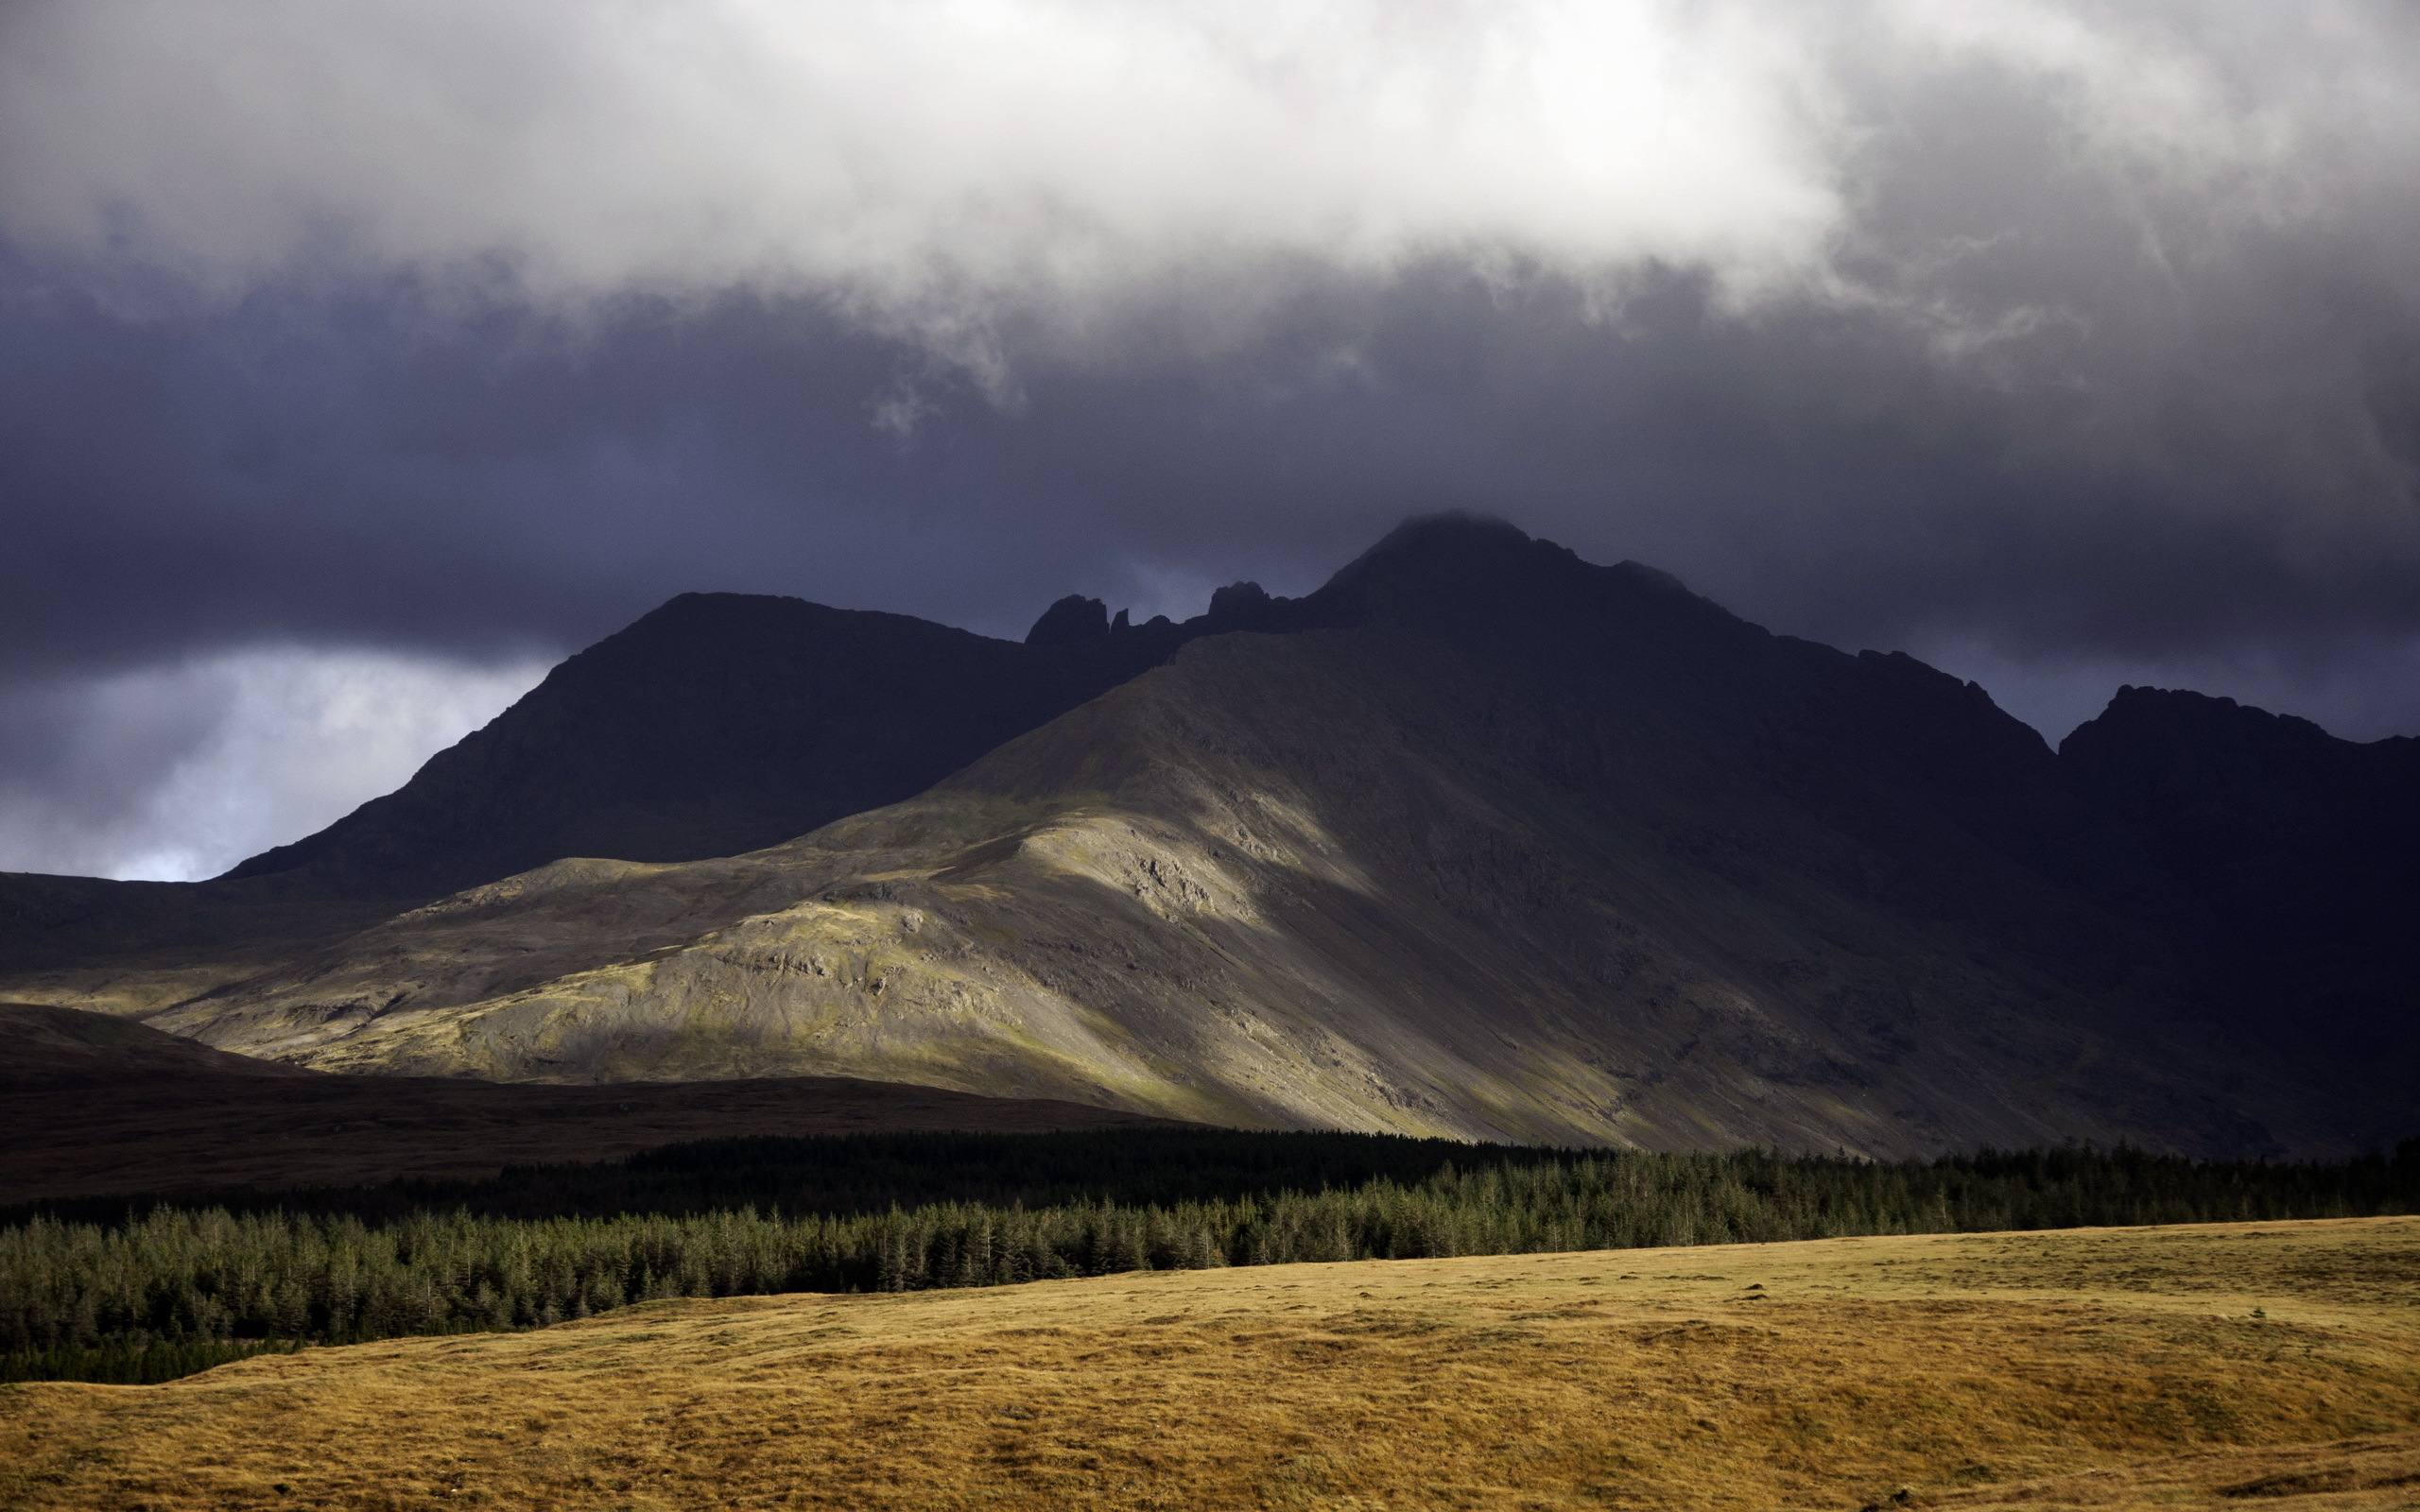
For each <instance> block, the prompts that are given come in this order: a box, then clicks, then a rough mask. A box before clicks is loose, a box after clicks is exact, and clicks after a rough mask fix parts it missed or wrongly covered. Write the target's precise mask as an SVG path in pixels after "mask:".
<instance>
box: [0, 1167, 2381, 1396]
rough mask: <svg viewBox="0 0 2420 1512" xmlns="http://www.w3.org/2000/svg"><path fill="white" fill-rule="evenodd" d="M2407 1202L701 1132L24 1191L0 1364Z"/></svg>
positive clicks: (2185, 1186)
mask: <svg viewBox="0 0 2420 1512" xmlns="http://www.w3.org/2000/svg"><path fill="white" fill-rule="evenodd" d="M2411 1211H2420V1141H2413V1142H2407V1143H2405V1144H2403V1145H2401V1146H2400V1147H2398V1149H2397V1150H2396V1152H2395V1153H2394V1156H2392V1157H2382V1156H2372V1157H2368V1158H2364V1159H2361V1160H2353V1161H2348V1162H2342V1163H2336V1164H2317V1163H2303V1164H2273V1163H2268V1162H2233V1161H2210V1160H2187V1159H2183V1158H2180V1157H2174V1156H2158V1155H2152V1154H2148V1153H2145V1152H2141V1151H2135V1150H2127V1149H2118V1150H2114V1151H2093V1150H2088V1149H2061V1150H2052V1151H2030V1152H2014V1153H1995V1152H1984V1153H1981V1154H1977V1155H1969V1156H1959V1157H1953V1158H1947V1159H1943V1160H1931V1161H1909V1162H1902V1163H1878V1162H1872V1161H1861V1160H1845V1159H1837V1158H1811V1157H1785V1156H1781V1155H1777V1154H1773V1153H1770V1152H1762V1151H1745V1152H1738V1153H1733V1154H1723V1155H1713V1154H1697V1155H1656V1154H1636V1153H1623V1154H1607V1153H1585V1152H1576V1151H1556V1150H1540V1149H1524V1148H1516V1147H1510V1146H1473V1145H1465V1144H1454V1143H1446V1142H1442V1141H1417V1140H1406V1139H1394V1138H1388V1137H1384V1136H1357V1135H1333V1134H1331V1135H1320V1134H1259V1135H1253V1134H1236V1133H1226V1132H1218V1131H1210V1132H1201V1133H1197V1132H1193V1131H1187V1130H1166V1131H1150V1132H1143V1133H1132V1132H1120V1133H1115V1134H1075V1135H971V1136H970V1135H891V1136H880V1137H856V1138H847V1139H833V1140H752V1141H725V1142H716V1143H712V1144H705V1145H691V1146H677V1147H672V1148H667V1149H665V1150H662V1151H658V1152H655V1153H653V1154H650V1155H648V1156H646V1157H642V1158H640V1159H637V1160H630V1161H624V1162H620V1163H618V1164H610V1165H568V1166H557V1167H532V1168H525V1169H520V1170H514V1171H510V1172H508V1173H506V1174H505V1175H504V1176H503V1177H501V1178H499V1179H498V1180H496V1181H493V1182H487V1183H475V1184H464V1185H461V1186H448V1187H433V1186H417V1187H415V1186H406V1185H398V1186H393V1187H389V1188H385V1189H377V1190H372V1191H366V1192H362V1191H356V1192H350V1193H347V1192H338V1191H324V1192H316V1193H299V1194H285V1195H260V1194H254V1195H251V1196H249V1197H244V1198H239V1199H233V1200H230V1201H226V1202H218V1203H213V1204H210V1205H206V1206H197V1205H176V1204H170V1203H167V1202H162V1201H150V1202H142V1201H138V1202H134V1203H130V1204H122V1205H119V1212H118V1216H116V1217H115V1218H113V1219H110V1220H107V1221H84V1220H83V1218H82V1217H81V1215H79V1214H78V1212H77V1211H76V1210H75V1209H74V1208H73V1207H71V1206H63V1205H52V1206H51V1207H50V1208H47V1209H44V1210H43V1211H34V1212H30V1213H20V1214H19V1215H18V1216H17V1219H16V1221H14V1222H13V1223H11V1224H9V1226H8V1227H6V1228H5V1229H0V1351H5V1358H0V1379H8V1380H27V1379H70V1380H107V1381H128V1382H141V1381H156V1380H164V1379H167V1378H168V1377H170V1376H173V1375H176V1374H181V1373H183V1372H184V1371H185V1370H190V1369H201V1368H207V1367H208V1366H212V1365H216V1364H219V1363H222V1362H223V1361H225V1360H228V1359H234V1358H240V1357H242V1356H243V1355H244V1354H248V1353H252V1352H257V1351H259V1350H260V1349H267V1348H272V1347H290V1346H291V1345H293V1344H295V1343H297V1342H313V1343H344V1342H358V1341H365V1340H370V1339H376V1338H389V1337H397V1336H402V1335H409V1334H428V1333H446V1332H472V1331H485V1330H506V1329H520V1328H530V1327H542V1326H544V1325H546V1324H551V1323H556V1322H561V1321H563V1320H565V1319H570V1318H578V1317H585V1316H590V1315H593V1314H596V1313H600V1312H604V1311H608V1310H610V1309H613V1308H617V1307H624V1306H628V1305H631V1304H632V1303H636V1302H644V1301H649V1300H657V1299H663V1298H668V1297H732V1296H747V1295H762V1294H773V1293H782V1292H802V1291H821V1292H864V1291H908V1290H919V1289H924V1288H929V1287H949V1286H988V1285H998V1284H1005V1283H1013V1282H1020V1281H1028V1280H1045V1279H1049V1278H1054V1277H1068V1276H1083V1275H1099V1274H1107V1273H1112V1272H1119V1271H1130V1270H1145V1269H1153V1270H1157V1269H1198V1268H1204V1267H1213V1266H1222V1265H1255V1264H1276V1263H1290V1262H1303V1261H1346V1260H1371V1259H1398V1258H1399V1259H1413V1258H1422V1257H1432V1256H1451V1255H1479V1254H1521V1253H1540V1252H1547V1251H1568V1250H1585V1249H1631V1248H1653V1247H1659V1246H1676V1245H1705V1244H1725V1243H1742V1242H1769V1241H1775V1240H1790V1239H1817V1238H1829V1237H1840V1236H1847V1235H1858V1234H1897V1233H1939V1232H1976V1231H1993V1230H2006V1229H2046V1228H2073V1227H2087V1226H2094V1225H2108V1224H2146V1223H2209V1222H2242V1221H2250V1220H2262V1219H2293V1218H2328V1217H2363V1216H2375V1215H2378V1214H2385V1213H2403V1212H2411ZM155 1351H156V1352H155Z"/></svg>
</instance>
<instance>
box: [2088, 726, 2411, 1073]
mask: <svg viewBox="0 0 2420 1512" xmlns="http://www.w3.org/2000/svg"><path fill="white" fill-rule="evenodd" d="M2059 758H2060V765H2061V767H2062V769H2063V772H2064V775H2065V776H2066V780H2067V781H2068V782H2069V784H2070V785H2071V787H2073V789H2074V790H2075V791H2076V792H2077V793H2078V794H2079V795H2080V796H2081V797H2082V798H2083V800H2084V801H2085V802H2086V803H2087V804H2088V805H2089V807H2090V808H2091V810H2092V812H2093V813H2094V814H2095V815H2096V816H2100V821H2101V822H2102V823H2104V824H2105V825H2107V826H2109V827H2110V828H2111V829H2113V830H2115V831H2118V832H2120V833H2124V834H2125V835H2126V836H2127V837H2128V838H2129V839H2130V840H2131V841H2132V843H2134V844H2135V845H2136V846H2138V847H2139V848H2140V850H2141V851H2142V852H2143V854H2144V855H2145V856H2146V857H2147V858H2148V859H2149V861H2150V863H2151V867H2152V879H2151V881H2150V884H2149V885H2146V886H2144V887H2142V888H2140V889H2106V888H2104V889H2103V895H2104V896H2105V897H2106V899H2107V901H2108V902H2109V903H2110V904H2111V906H2112V907H2114V908H2116V909H2118V910H2119V911H2122V912H2125V913H2128V914H2131V915H2132V916H2134V917H2135V918H2137V919H2142V920H2143V921H2144V922H2145V923H2147V924H2149V925H2151V926H2152V927H2155V928H2157V929H2159V930H2160V931H2161V932H2162V933H2164V934H2165V935H2167V936H2170V937H2172V938H2175V939H2177V940H2178V941H2180V942H2181V944H2182V945H2183V946H2184V948H2185V952H2186V954H2187V956H2188V958H2189V959H2190V960H2191V961H2193V962H2194V963H2196V966H2197V971H2196V982H2197V986H2198V987H2199V988H2200V991H2201V995H2202V996H2203V998H2204V1001H2205V1002H2206V1003H2208V1004H2209V1005H2211V1006H2212V1007H2213V1008H2214V1010H2216V1011H2218V1012H2221V1013H2223V1014H2224V1015H2225V1016H2226V1018H2227V1020H2228V1022H2230V1024H2231V1025H2233V1026H2234V1027H2236V1028H2238V1030H2239V1031H2240V1032H2245V1033H2250V1034H2253V1035H2256V1036H2258V1037H2260V1038H2262V1039H2264V1040H2268V1041H2269V1042H2272V1043H2274V1044H2277V1045H2279V1046H2280V1047H2281V1048H2282V1049H2283V1050H2285V1051H2286V1052H2288V1053H2291V1054H2297V1055H2301V1056H2305V1057H2312V1056H2316V1057H2319V1058H2322V1059H2324V1060H2327V1061H2331V1062H2334V1063H2340V1064H2348V1065H2358V1064H2360V1063H2363V1062H2377V1063H2382V1064H2386V1065H2393V1066H2398V1067H2410V1066H2412V1065H2420V740H2414V739H2411V738H2410V737H2408V736H2406V737H2396V738H2393V739H2387V740H2379V741H2373V742H2369V743H2367V744H2356V743H2354V742H2351V741H2346V740H2339V739H2337V738H2336V737H2335V736H2333V735H2330V734H2328V733H2327V732H2326V731H2325V730H2322V729H2320V727H2319V726H2317V725H2314V724H2312V723H2311V722H2309V721H2308V720H2306V719H2296V718H2292V717H2290V716H2286V715H2279V714H2273V713H2266V712H2265V711H2262V710H2258V709H2249V708H2244V707H2242V706H2240V705H2238V704H2237V703H2236V702H2235V700H2233V699H2231V698H2213V697H2209V696H2204V695H2203V694H2198V693H2187V692H2182V691H2169V690H2162V689H2154V688H2131V687H2130V688H2121V689H2119V690H2118V696H2117V697H2115V698H2114V699H2112V700H2111V701H2110V705H2109V707H2108V709H2107V710H2106V711H2105V712H2103V713H2101V715H2100V717H2099V718H2097V719H2094V720H2092V721H2091V722H2090V723H2088V724H2085V725H2083V726H2082V727H2080V728H2079V729H2077V730H2076V731H2075V732H2074V733H2073V734H2071V735H2069V736H2068V737H2067V738H2066V741H2065V742H2064V743H2063V744H2062V745H2061V747H2060V750H2059Z"/></svg>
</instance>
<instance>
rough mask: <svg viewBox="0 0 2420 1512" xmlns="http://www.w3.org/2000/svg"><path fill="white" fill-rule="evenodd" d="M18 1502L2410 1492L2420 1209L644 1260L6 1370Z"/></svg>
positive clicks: (2087, 1496) (2418, 1457)
mask: <svg viewBox="0 0 2420 1512" xmlns="http://www.w3.org/2000/svg"><path fill="white" fill-rule="evenodd" d="M0 1505H5V1506H9V1507H28V1508H78V1509H87V1508H95V1509H97V1508H129V1509H130V1508H138V1507H148V1508H160V1509H167V1508H202V1507H209V1508H239V1507H262V1508H266V1507H298V1508H299V1507H313V1508H317V1507H344V1508H379V1509H403V1508H436V1507H462V1506H490V1507H560V1508H566V1509H569V1508H590V1507H595V1508H630V1509H655V1508H675V1507H683V1508H685V1507H721V1506H739V1507H772V1506H785V1507H842V1508H911V1507H914V1508H922V1507H984V1508H1000V1509H1023V1508H1036V1509H1039V1508H1059V1507H1094V1506H1098V1507H1138V1508H1147V1507H1148V1508H1170V1509H1176V1508H1188V1509H1189V1508H1223V1507H1239V1508H1271V1509H1311V1508H1357V1509H1363V1512H1374V1509H1378V1508H1387V1509H1392V1512H1410V1509H1414V1508H1480V1507H1490V1508H1492V1507H1519V1508H1539V1509H1546V1508H1564V1507H1597V1506H1609V1505H1610V1506H1634V1507H1653V1508H1697V1507H1705V1508H1716V1507H1739V1508H1796V1507H1808V1508H1835V1509H1841V1512H1854V1509H1856V1508H1858V1507H1862V1506H1868V1505H1880V1506H1883V1507H1892V1506H1897V1505H1922V1506H1940V1507H1959V1508H1973V1509H1977V1512H1980V1509H1984V1508H1992V1507H2012V1508H2014V1507H2024V1508H2034V1507H2041V1508H2065V1507H2090V1508H2107V1509H2120V1508H2126V1509H2132V1508H2152V1507H2158V1508H2175V1507H2203V1506H2208V1507H2220V1506H2235V1507H2258V1506H2281V1507H2286V1508H2290V1509H2293V1512H2323V1509H2325V1512H2349V1509H2355V1508H2359V1509H2381V1508H2389V1507H2413V1506H2420V1219H2411V1218H2391V1219H2359V1220H2346V1221H2341V1222H2318V1223H2280V1224H2250V1225H2231V1226H2221V1227H2203V1228H2167V1229H2098V1230H2072V1231H2066V1232H2058V1233H2031V1234H1984V1235H1964V1236H1955V1235H1951V1236H1933V1237H1922V1238H1889V1239H1845V1240H1824V1241H1817V1242H1812V1243H1805V1244H1785V1245H1768V1246H1726V1247H1718V1248H1702V1249H1660V1250H1621V1251H1600V1252H1595V1253H1584V1254H1564V1255H1548V1256H1514V1257H1495V1258H1485V1259H1467V1260H1443V1261H1395V1262H1385V1261H1380V1262H1368V1263H1352V1264H1337V1265H1295V1266H1283V1267H1271V1268H1264V1269H1237V1270H1221V1271H1192V1272H1168V1273H1157V1274H1133V1275H1122V1276H1110V1277H1102V1278H1098V1279H1092V1280H1072V1281H1046V1282H1038V1283H1035V1284H1032V1285H1029V1286H1023V1287H1014V1288H1001V1289H996V1290H988V1291H951V1292H927V1293H920V1294H913V1295H907V1296H852V1297H830V1296H794V1297H752V1298H736V1299H731V1300H724V1301H683V1302H668V1303H661V1304H652V1305H648V1306H645V1307H640V1308H633V1309H631V1310H629V1311H626V1312H622V1313H616V1314H611V1315H607V1316H602V1317H597V1318H593V1319H590V1320H587V1321H584V1322H579V1323H571V1324H565V1325H562V1326H561V1327H557V1328H552V1329H547V1330H544V1331H541V1332H531V1333H522V1334H502V1335H494V1334H492V1335H475V1336H461V1337H453V1338H442V1339H420V1340H403V1341H390V1342H388V1343H382V1344H372V1345H364V1346H359V1347H355V1348H350V1349H315V1350H306V1351H304V1352H302V1353H301V1354H298V1355H292V1356H280V1357H266V1358H262V1359H257V1360H251V1361H247V1362H244V1363H242V1364H239V1365H234V1366H223V1367H221V1368H219V1369H217V1370H214V1371H211V1372H209V1373H207V1374H205V1375H201V1376H197V1377H193V1378H190V1379H188V1380H185V1381H182V1382H177V1383H171V1384H168V1385H164V1386H94V1385H68V1384H39V1385H28V1386H12V1387H0Z"/></svg>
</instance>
